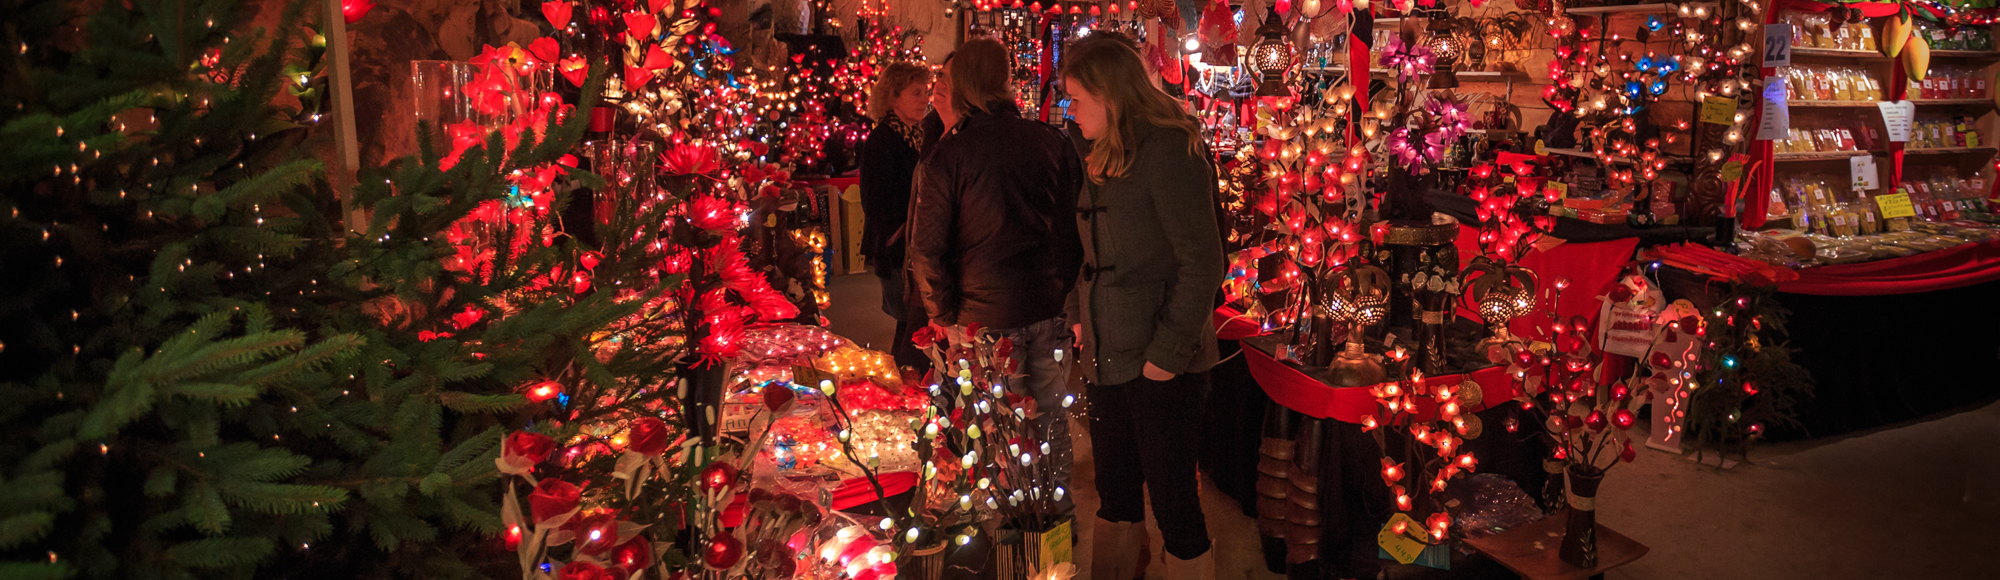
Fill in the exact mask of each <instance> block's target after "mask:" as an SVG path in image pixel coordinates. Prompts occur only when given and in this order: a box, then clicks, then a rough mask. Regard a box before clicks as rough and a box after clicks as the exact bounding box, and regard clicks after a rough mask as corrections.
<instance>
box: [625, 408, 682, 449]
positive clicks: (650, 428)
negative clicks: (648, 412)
mask: <svg viewBox="0 0 2000 580" xmlns="http://www.w3.org/2000/svg"><path fill="white" fill-rule="evenodd" d="M625 439H626V440H627V441H630V442H631V444H630V445H628V446H626V449H628V450H631V451H633V452H635V453H638V454H640V455H659V454H661V453H664V452H666V450H667V446H669V445H672V444H673V443H674V442H673V439H671V438H670V436H669V434H668V431H667V423H666V422H665V421H661V420H659V419H655V418H652V417H640V418H639V420H637V421H633V422H632V432H631V433H629V434H627V435H626V436H625Z"/></svg>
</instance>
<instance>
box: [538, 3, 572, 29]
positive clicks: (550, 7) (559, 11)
mask: <svg viewBox="0 0 2000 580" xmlns="http://www.w3.org/2000/svg"><path fill="white" fill-rule="evenodd" d="M574 8H575V6H574V5H571V4H570V3H568V2H543V3H542V17H543V18H547V19H549V24H553V25H555V27H556V30H562V29H564V28H568V27H569V18H570V11H571V10H572V9H574Z"/></svg>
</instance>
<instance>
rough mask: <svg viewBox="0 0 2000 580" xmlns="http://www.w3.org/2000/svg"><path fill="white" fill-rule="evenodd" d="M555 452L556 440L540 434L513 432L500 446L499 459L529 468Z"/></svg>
mask: <svg viewBox="0 0 2000 580" xmlns="http://www.w3.org/2000/svg"><path fill="white" fill-rule="evenodd" d="M555 450H556V440H555V439H550V438H549V436H547V435H543V434H540V433H530V432H527V431H515V432H514V433H513V434H512V435H508V436H507V442H506V443H503V444H501V446H500V459H501V460H502V461H504V462H507V463H511V464H515V465H518V466H521V467H527V466H531V465H534V464H537V463H541V462H542V460H544V459H548V458H549V454H550V453H554V452H555Z"/></svg>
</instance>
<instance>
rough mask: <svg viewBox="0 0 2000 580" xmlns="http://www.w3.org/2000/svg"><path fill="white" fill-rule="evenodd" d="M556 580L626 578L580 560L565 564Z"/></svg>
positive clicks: (612, 579) (617, 579)
mask: <svg viewBox="0 0 2000 580" xmlns="http://www.w3.org/2000/svg"><path fill="white" fill-rule="evenodd" d="M556 580H624V577H623V576H620V575H617V574H615V573H613V572H612V571H611V570H608V569H605V568H604V567H603V566H599V565H596V564H592V563H589V562H584V561H582V560H578V561H574V562H570V563H568V564H563V567H562V571H560V572H557V573H556Z"/></svg>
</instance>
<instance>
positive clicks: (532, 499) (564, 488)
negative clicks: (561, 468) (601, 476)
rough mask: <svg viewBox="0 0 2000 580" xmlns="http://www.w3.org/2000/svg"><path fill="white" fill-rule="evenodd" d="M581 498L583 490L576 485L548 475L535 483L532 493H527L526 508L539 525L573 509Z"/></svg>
mask: <svg viewBox="0 0 2000 580" xmlns="http://www.w3.org/2000/svg"><path fill="white" fill-rule="evenodd" d="M582 499H583V490H581V489H578V488H577V487H576V485H574V484H571V483H570V482H567V481H563V480H560V479H556V478H553V477H550V478H545V479H543V480H542V482H541V483H540V484H537V485H535V492H534V493H531V494H528V508H529V509H530V510H531V511H530V513H532V514H534V517H535V524H536V525H540V524H543V523H546V522H548V521H549V520H552V519H555V518H557V517H560V516H562V515H563V514H567V513H570V512H571V511H575V510H576V506H577V503H578V502H580V501H582Z"/></svg>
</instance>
